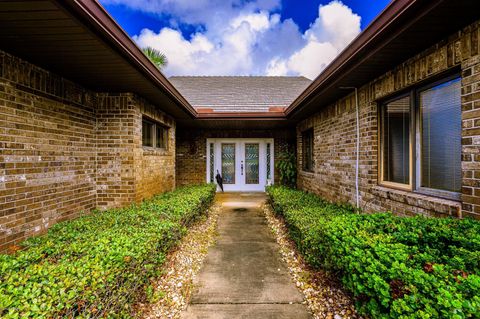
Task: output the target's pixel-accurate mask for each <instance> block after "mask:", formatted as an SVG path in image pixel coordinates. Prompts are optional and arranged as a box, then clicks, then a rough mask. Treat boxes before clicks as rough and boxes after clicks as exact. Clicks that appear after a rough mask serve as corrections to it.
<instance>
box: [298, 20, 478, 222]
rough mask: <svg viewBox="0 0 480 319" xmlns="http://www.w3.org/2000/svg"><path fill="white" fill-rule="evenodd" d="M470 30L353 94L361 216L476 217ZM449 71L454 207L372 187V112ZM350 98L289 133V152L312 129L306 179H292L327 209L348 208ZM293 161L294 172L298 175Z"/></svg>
mask: <svg viewBox="0 0 480 319" xmlns="http://www.w3.org/2000/svg"><path fill="white" fill-rule="evenodd" d="M479 25H480V22H478V21H477V22H476V23H474V24H472V25H470V26H468V27H467V28H465V29H463V30H461V31H459V32H458V33H456V34H454V35H452V36H450V37H449V38H447V39H445V40H444V41H442V42H441V43H439V44H437V45H435V46H434V47H432V48H430V49H428V50H426V51H424V52H422V53H420V54H418V55H416V56H414V57H411V58H410V59H408V60H407V61H406V62H404V63H403V64H401V65H399V66H397V67H396V68H395V69H393V70H391V71H390V72H388V73H386V74H384V75H383V76H381V77H379V78H378V79H375V80H374V81H372V82H370V83H367V84H365V85H363V86H362V87H361V88H359V105H360V144H361V147H360V166H359V179H360V198H361V207H362V208H363V209H365V210H366V211H385V210H388V211H393V212H395V213H397V214H400V215H415V214H422V215H428V216H447V215H450V216H474V217H477V218H478V217H480V171H479V169H480V155H479V154H480V126H479V125H480V113H479V111H480V55H479V47H478V46H479V44H478V41H479V32H480V31H479ZM449 70H461V77H462V122H463V123H462V124H463V130H462V145H463V148H462V171H463V188H462V189H463V194H462V196H461V201H460V202H457V201H451V200H444V199H439V198H436V197H431V196H426V195H420V194H417V193H412V192H406V191H399V190H395V189H390V188H386V187H381V186H379V185H378V152H379V150H378V148H379V146H378V117H377V114H378V104H377V101H378V100H379V99H381V98H383V97H386V96H390V95H392V94H394V93H395V92H399V91H401V90H402V89H406V88H409V87H411V86H413V85H416V84H420V83H424V82H428V81H429V80H430V79H432V78H435V76H438V75H440V74H442V73H444V72H448V71H449ZM354 98H355V97H354V95H353V94H350V95H348V96H346V97H344V98H342V99H340V100H338V101H337V102H335V103H333V104H331V105H329V106H327V107H325V108H323V109H322V110H321V111H320V112H318V113H317V114H315V115H314V116H312V117H310V118H308V119H306V120H304V121H302V122H301V123H299V124H298V125H297V152H298V154H300V155H301V152H302V141H301V132H302V131H303V130H305V129H308V128H311V127H313V129H314V172H313V173H309V172H300V173H299V177H298V186H299V187H300V188H303V189H305V190H308V191H312V192H315V193H317V194H319V195H321V196H323V197H325V198H327V199H328V200H330V201H333V202H349V203H352V204H354V203H355V150H356V148H355V143H356V140H355V138H356V131H355V104H354V103H355V100H354ZM301 162H302V156H298V167H302V166H301V165H302V163H301Z"/></svg>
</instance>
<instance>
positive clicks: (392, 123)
mask: <svg viewBox="0 0 480 319" xmlns="http://www.w3.org/2000/svg"><path fill="white" fill-rule="evenodd" d="M382 124H383V128H382V140H383V156H382V157H383V180H384V181H386V182H391V183H399V184H406V185H410V156H411V154H410V97H409V96H406V97H402V98H399V99H397V100H394V101H392V102H389V103H386V104H385V105H384V107H383V108H382Z"/></svg>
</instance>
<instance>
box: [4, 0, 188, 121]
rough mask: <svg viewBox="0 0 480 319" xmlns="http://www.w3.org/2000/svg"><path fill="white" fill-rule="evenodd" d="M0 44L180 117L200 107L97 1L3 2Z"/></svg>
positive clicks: (87, 84) (98, 88)
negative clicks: (185, 95) (188, 97)
mask: <svg viewBox="0 0 480 319" xmlns="http://www.w3.org/2000/svg"><path fill="white" fill-rule="evenodd" d="M0 47H1V49H2V50H4V51H6V52H8V53H11V54H13V55H15V56H18V57H21V58H23V59H25V60H27V61H29V62H31V63H34V64H36V65H38V66H40V67H43V68H45V69H47V70H49V71H53V72H55V73H57V74H59V75H61V76H63V77H65V78H67V79H69V80H72V81H74V82H77V83H79V84H81V85H83V86H84V87H86V88H88V89H92V90H94V91H97V92H132V93H136V94H139V95H140V96H142V97H144V98H146V99H147V100H149V101H150V102H152V103H153V104H155V105H156V106H157V107H159V108H160V109H162V110H163V111H165V112H167V113H169V114H170V115H172V116H174V117H176V118H194V117H195V116H196V111H195V110H194V108H193V107H192V106H191V105H190V104H189V103H188V101H187V100H186V99H185V98H183V96H182V95H181V94H180V93H179V92H178V91H177V90H176V89H175V87H174V86H173V85H172V84H171V83H170V82H169V81H168V80H167V79H166V77H165V76H164V75H163V74H162V73H161V72H160V71H159V70H158V68H156V67H155V65H154V64H153V63H152V62H150V60H149V59H148V58H147V57H146V56H145V55H144V54H143V53H142V51H141V49H140V48H138V47H137V46H136V44H135V43H134V42H133V40H132V39H131V38H130V37H129V36H128V34H126V33H125V31H123V29H122V28H121V27H120V26H119V25H118V24H117V23H116V22H115V20H113V19H112V18H111V17H110V15H109V14H108V13H107V12H106V11H105V9H104V8H103V7H102V6H101V5H100V4H99V3H98V2H97V1H95V0H62V1H54V0H39V1H32V0H30V1H27V0H7V1H0Z"/></svg>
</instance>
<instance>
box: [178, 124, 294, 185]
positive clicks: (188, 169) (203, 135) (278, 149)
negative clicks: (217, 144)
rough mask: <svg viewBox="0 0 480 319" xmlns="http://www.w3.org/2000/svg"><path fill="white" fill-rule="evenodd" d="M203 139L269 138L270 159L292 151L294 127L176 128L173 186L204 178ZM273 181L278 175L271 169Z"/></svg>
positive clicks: (202, 181)
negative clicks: (272, 150) (271, 145)
mask: <svg viewBox="0 0 480 319" xmlns="http://www.w3.org/2000/svg"><path fill="white" fill-rule="evenodd" d="M207 138H273V144H274V159H275V160H276V159H278V158H280V156H281V154H282V153H283V152H285V151H287V150H291V151H295V132H294V130H277V131H276V130H270V131H255V130H251V131H243V130H187V129H184V130H179V131H178V132H177V155H176V168H177V169H176V175H177V177H176V179H177V186H181V185H190V184H200V183H205V181H206V178H207V177H206V172H207V168H206V165H207V159H206V152H207V144H206V143H207ZM274 177H275V181H274V182H275V183H278V178H279V174H278V171H277V169H276V168H275V173H274Z"/></svg>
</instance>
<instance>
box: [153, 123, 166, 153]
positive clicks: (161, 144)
mask: <svg viewBox="0 0 480 319" xmlns="http://www.w3.org/2000/svg"><path fill="white" fill-rule="evenodd" d="M156 129H157V133H156V134H155V137H156V146H157V147H158V148H167V140H168V138H167V132H168V130H167V128H166V127H165V126H162V125H159V124H157V125H156Z"/></svg>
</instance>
